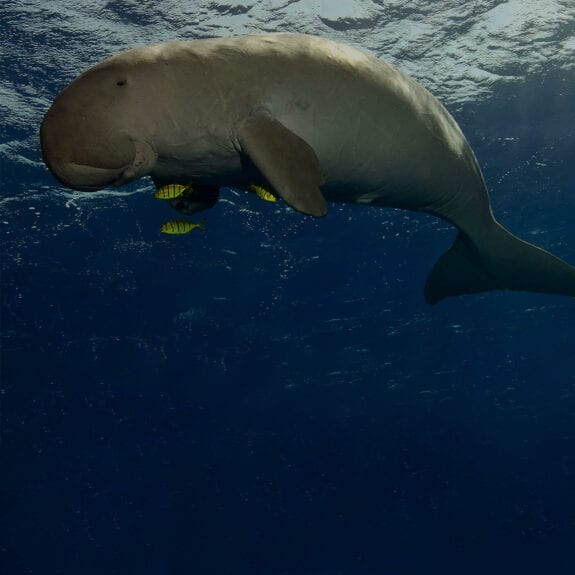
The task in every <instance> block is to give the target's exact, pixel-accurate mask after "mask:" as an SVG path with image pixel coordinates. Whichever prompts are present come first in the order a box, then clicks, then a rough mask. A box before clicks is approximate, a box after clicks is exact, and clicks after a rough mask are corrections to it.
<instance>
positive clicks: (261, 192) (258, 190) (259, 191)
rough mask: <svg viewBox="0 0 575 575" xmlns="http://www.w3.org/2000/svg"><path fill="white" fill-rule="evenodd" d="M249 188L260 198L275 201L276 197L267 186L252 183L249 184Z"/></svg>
mask: <svg viewBox="0 0 575 575" xmlns="http://www.w3.org/2000/svg"><path fill="white" fill-rule="evenodd" d="M248 190H249V191H250V192H253V193H254V194H255V195H256V196H257V197H258V198H261V199H262V200H265V201H266V202H275V201H276V197H275V196H274V195H273V194H272V193H271V192H268V191H267V190H266V189H265V188H262V187H261V186H256V185H255V184H250V185H249V186H248Z"/></svg>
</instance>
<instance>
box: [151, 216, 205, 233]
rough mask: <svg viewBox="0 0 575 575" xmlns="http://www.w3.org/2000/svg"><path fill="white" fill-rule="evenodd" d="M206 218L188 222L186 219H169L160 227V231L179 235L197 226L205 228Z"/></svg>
mask: <svg viewBox="0 0 575 575" xmlns="http://www.w3.org/2000/svg"><path fill="white" fill-rule="evenodd" d="M205 222H206V220H202V221H201V222H199V223H197V224H196V223H194V222H188V221H187V220H170V221H169V222H166V223H165V224H164V225H163V226H162V227H161V228H160V231H161V232H162V233H163V234H171V235H175V236H181V235H183V234H189V233H190V232H191V231H192V230H194V229H196V228H198V229H200V230H205V229H206V226H205Z"/></svg>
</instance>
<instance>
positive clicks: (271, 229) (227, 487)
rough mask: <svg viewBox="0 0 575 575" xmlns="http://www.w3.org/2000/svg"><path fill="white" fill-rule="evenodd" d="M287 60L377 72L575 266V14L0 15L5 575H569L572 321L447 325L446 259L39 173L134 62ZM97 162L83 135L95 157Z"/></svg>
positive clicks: (340, 214) (513, 306) (413, 245)
mask: <svg viewBox="0 0 575 575" xmlns="http://www.w3.org/2000/svg"><path fill="white" fill-rule="evenodd" d="M271 31H290V32H296V31H297V32H306V33H314V34H318V35H322V36H325V37H329V38H333V39H335V40H340V41H343V42H347V43H349V44H352V45H354V46H357V47H360V48H363V49H365V50H367V51H370V52H372V53H374V54H375V55H377V56H378V57H381V58H383V59H386V60H388V61H390V62H392V63H394V64H396V65H398V66H400V67H401V68H402V69H404V70H406V71H407V72H409V73H410V74H411V75H412V76H413V77H415V78H416V79H418V80H419V81H420V82H421V83H422V84H424V85H425V86H426V87H428V88H429V89H431V90H432V91H433V92H434V93H435V94H436V95H437V96H438V97H439V98H440V99H441V100H442V101H443V102H444V103H445V104H446V106H447V107H448V109H449V110H450V111H451V113H452V114H453V115H454V117H455V118H456V119H457V121H458V122H459V123H460V125H461V127H462V129H463V130H464V132H465V134H466V136H467V137H468V139H469V141H470V143H471V144H472V146H473V148H474V150H475V152H476V154H477V157H478V159H479V162H480V164H481V166H482V169H483V172H484V175H485V178H486V181H487V184H488V187H489V189H490V194H491V198H492V202H493V209H494V212H495V213H496V215H497V217H498V219H499V220H500V221H501V222H502V223H503V224H504V225H506V226H507V227H508V228H509V229H510V230H511V231H513V232H514V233H516V234H517V235H519V236H521V237H523V238H525V239H527V240H530V241H533V242H534V243H537V244H538V245H541V246H542V247H544V248H546V249H549V250H550V251H552V252H554V253H556V254H557V255H559V256H561V257H563V258H564V259H566V260H567V261H569V262H571V263H574V262H575V196H574V193H575V175H574V170H573V161H574V158H575V106H574V105H573V102H575V65H574V64H573V63H574V62H575V5H574V3H573V2H572V0H564V1H559V0H540V1H538V2H526V1H523V0H512V1H508V2H502V1H498V0H492V1H488V0H478V1H475V2H473V3H471V2H463V1H462V0H451V1H445V2H436V3H430V2H425V1H423V0H417V1H409V2H408V1H402V0H389V1H388V0H379V1H375V0H374V1H367V0H365V1H361V0H349V1H346V2H343V1H342V2H339V1H333V2H327V1H312V0H299V1H293V0H292V1H288V0H284V1H271V0H268V1H261V2H256V1H253V0H242V1H239V2H231V1H230V2H226V1H223V0H219V1H207V0H206V1H204V0H201V1H194V2H192V1H180V2H175V1H168V0H166V1H160V2H147V1H143V0H142V1H139V2H136V1H125V2H124V1H121V0H112V1H109V2H105V1H95V2H91V3H90V5H89V6H87V5H86V4H85V3H83V2H80V1H79V0H71V1H66V2H64V1H57V0H53V1H52V2H49V3H48V2H45V1H42V0H4V2H3V3H2V6H1V7H0V46H1V50H0V66H1V67H0V114H1V115H0V127H1V139H0V182H1V186H0V222H1V226H2V227H1V234H2V235H1V242H2V243H1V260H0V271H1V316H0V322H1V324H0V328H1V336H2V338H1V343H2V355H1V361H2V363H1V371H0V490H1V491H0V497H1V500H0V573H1V574H2V575H36V574H42V575H69V574H70V575H72V574H74V575H77V574H82V575H101V574H107V575H111V574H131V573H138V574H141V575H147V574H148V573H149V574H152V573H153V574H154V575H156V574H162V575H163V574H170V575H179V574H187V573H197V574H199V575H228V574H229V575H232V574H233V575H248V574H250V575H264V574H265V575H385V574H390V575H391V574H393V575H396V574H401V575H419V574H426V575H429V574H431V575H434V574H442V575H451V574H454V575H455V574H458V575H459V574H466V575H475V574H477V575H479V574H484V573H490V574H500V573H501V574H515V573H522V574H530V573H537V574H540V573H549V574H553V575H568V574H572V573H574V572H575V302H573V300H571V299H569V298H564V297H559V296H550V295H541V294H526V293H511V292H490V293H485V294H479V295H475V296H467V297H460V298H452V299H450V300H446V301H444V302H441V303H440V304H438V305H437V306H434V307H431V306H428V305H427V304H426V303H425V301H424V298H423V285H424V282H425V278H426V276H427V274H428V272H429V270H430V269H431V267H432V265H433V263H434V262H435V261H436V259H437V258H438V257H439V256H440V255H441V254H442V253H443V252H444V251H445V250H446V249H447V248H448V247H449V245H450V244H451V242H452V240H453V238H454V236H455V231H454V229H453V228H451V227H450V226H449V225H447V224H446V223H445V222H442V221H440V220H438V219H435V218H433V217H431V216H427V215H421V214H419V215H418V214H413V213H409V212H405V211H400V210H386V209H377V208H366V207H360V206H344V205H330V206H329V215H328V216H327V217H326V218H324V219H322V220H320V221H316V220H313V221H311V220H310V219H308V218H305V217H304V216H301V215H300V214H297V213H295V212H293V211H292V210H290V209H289V208H287V207H286V206H285V205H283V204H281V203H279V202H278V203H276V204H270V203H267V202H262V201H261V200H259V199H258V198H256V197H252V196H251V195H250V197H246V195H245V194H239V193H238V192H236V191H234V190H225V191H224V193H223V194H222V199H221V201H220V202H219V204H218V205H217V206H216V207H215V208H213V209H212V210H210V211H209V212H206V218H207V222H206V225H207V230H206V231H205V232H197V231H194V232H193V233H192V234H190V235H189V236H185V237H169V236H163V235H161V234H160V233H159V228H160V226H161V225H162V223H163V222H164V221H166V220H167V219H170V218H172V217H173V215H174V212H172V211H171V210H170V208H169V207H167V206H166V205H164V204H163V203H161V202H158V200H155V199H153V197H152V193H151V192H152V185H151V182H149V181H147V180H142V181H140V182H137V183H134V184H131V185H129V186H127V187H126V188H125V189H123V190H121V191H106V192H100V193H97V194H93V195H84V194H81V193H72V192H70V191H67V190H65V189H63V188H62V187H61V186H60V185H59V184H58V183H57V182H56V181H55V180H54V179H53V178H52V176H51V175H50V174H49V172H48V171H47V169H46V168H45V167H44V165H43V163H42V160H41V154H40V150H39V141H38V128H39V124H40V122H41V119H42V117H43V114H44V113H45V111H46V110H47V108H48V107H49V105H50V102H51V100H52V99H53V98H54V97H55V96H56V94H57V93H58V92H59V91H60V90H61V89H62V88H63V87H65V86H66V85H67V84H68V83H69V82H70V81H71V80H72V79H73V78H74V77H75V76H76V75H77V74H78V73H79V72H81V71H82V70H83V69H85V68H87V67H88V66H90V65H92V64H94V63H95V62H97V61H99V60H101V59H103V58H105V57H106V56H109V55H111V54H113V53H115V52H117V51H118V50H121V49H123V48H128V47H132V46H137V45H143V44H147V43H150V42H158V41H164V40H173V39H183V38H185V39H194V38H205V37H213V36H221V35H230V34H236V33H237V34H240V33H242V34H243V33H255V32H271ZM87 137H89V135H87Z"/></svg>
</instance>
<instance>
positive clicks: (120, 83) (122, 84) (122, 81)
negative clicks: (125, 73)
mask: <svg viewBox="0 0 575 575" xmlns="http://www.w3.org/2000/svg"><path fill="white" fill-rule="evenodd" d="M127 83H128V82H127V81H126V80H118V81H117V82H116V86H125V85H126V84H127Z"/></svg>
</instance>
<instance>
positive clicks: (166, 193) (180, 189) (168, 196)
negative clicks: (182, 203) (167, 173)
mask: <svg viewBox="0 0 575 575" xmlns="http://www.w3.org/2000/svg"><path fill="white" fill-rule="evenodd" d="M192 191H193V189H192V186H184V185H182V184H167V185H165V186H162V187H161V188H158V190H157V191H156V193H155V194H154V198H158V199H159V200H174V199H176V198H179V197H181V196H183V195H184V194H187V193H189V192H192Z"/></svg>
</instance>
